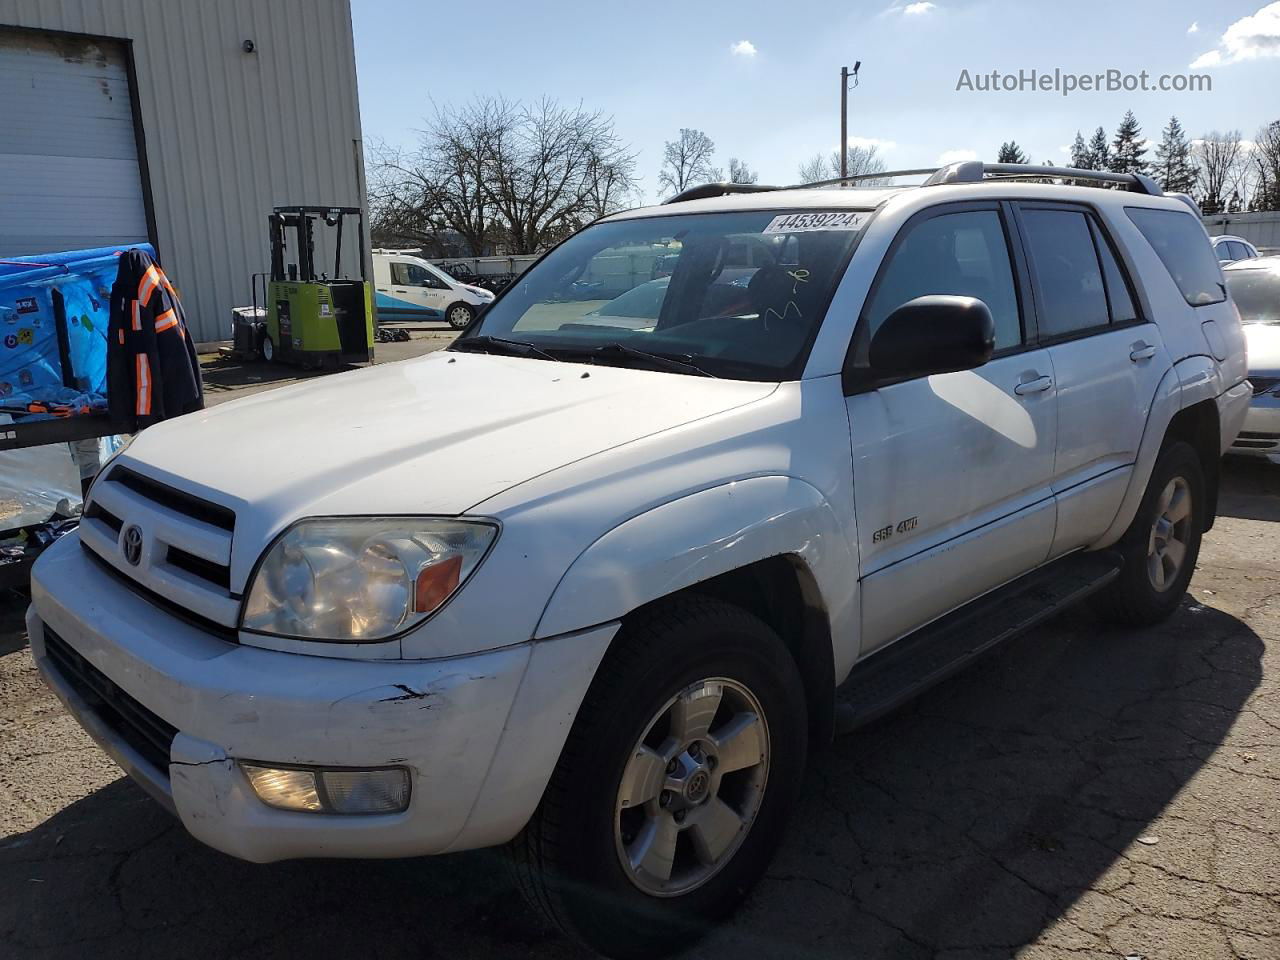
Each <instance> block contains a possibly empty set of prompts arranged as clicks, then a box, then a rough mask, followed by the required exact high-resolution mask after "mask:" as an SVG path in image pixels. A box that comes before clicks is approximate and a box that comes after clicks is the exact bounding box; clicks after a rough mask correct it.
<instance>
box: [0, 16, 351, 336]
mask: <svg viewBox="0 0 1280 960" xmlns="http://www.w3.org/2000/svg"><path fill="white" fill-rule="evenodd" d="M0 131H3V135H2V136H0V211H2V213H0V257H6V256H20V255H24V254H39V253H47V252H52V251H55V250H66V249H75V248H79V247H90V246H100V245H106V244H114V243H128V242H137V241H145V240H150V241H151V242H152V243H153V244H154V245H155V247H156V249H157V251H158V252H159V256H160V259H161V261H162V263H163V264H164V266H165V269H166V272H167V273H168V274H169V276H170V277H171V278H172V280H173V282H174V284H175V286H176V287H177V288H178V290H179V292H180V293H181V295H182V298H183V302H184V304H185V305H186V307H187V314H188V320H189V323H190V324H191V327H192V328H193V331H192V332H193V334H194V336H195V338H196V339H197V340H200V341H205V342H207V341H213V340H222V339H226V338H227V337H228V336H229V328H230V316H231V308H232V307H233V306H239V305H243V304H246V303H248V302H249V300H250V296H251V294H250V279H249V278H250V276H251V275H252V274H254V273H257V272H261V271H264V270H266V269H268V260H269V256H268V253H269V251H268V245H267V215H268V214H269V213H270V212H271V208H272V207H274V206H276V205H277V204H286V203H289V204H332V205H340V206H360V207H363V206H364V205H365V196H364V179H363V177H364V170H363V158H362V155H361V142H360V111H359V105H358V103H357V99H356V68H355V51H354V44H353V41H352V32H351V8H350V2H349V0H269V2H264V0H59V2H56V3H51V2H49V0H0Z"/></svg>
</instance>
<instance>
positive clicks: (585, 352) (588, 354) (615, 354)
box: [552, 342, 716, 379]
mask: <svg viewBox="0 0 1280 960" xmlns="http://www.w3.org/2000/svg"><path fill="white" fill-rule="evenodd" d="M552 349H554V350H555V351H556V353H557V354H559V355H561V356H563V355H566V354H568V355H570V356H573V357H583V358H585V359H588V360H593V359H596V358H599V359H610V360H628V361H630V362H631V363H632V364H633V365H634V364H641V365H643V366H644V367H646V368H648V369H650V370H665V371H668V372H670V373H688V374H693V375H694V376H697V377H712V378H713V379H714V378H715V376H716V375H715V374H714V373H711V372H710V371H708V370H704V369H702V367H700V366H698V365H697V364H696V363H694V362H693V361H694V357H693V356H692V355H689V354H687V355H685V356H684V357H683V358H677V357H668V356H664V355H662V354H660V353H650V352H649V351H648V350H640V349H639V348H637V347H630V346H627V344H625V343H617V342H614V343H605V344H601V345H600V346H598V347H559V348H555V347H553V348H552Z"/></svg>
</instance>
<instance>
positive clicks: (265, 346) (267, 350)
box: [261, 335, 276, 363]
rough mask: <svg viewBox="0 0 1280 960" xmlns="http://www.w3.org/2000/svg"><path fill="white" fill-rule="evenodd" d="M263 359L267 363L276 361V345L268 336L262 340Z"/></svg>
mask: <svg viewBox="0 0 1280 960" xmlns="http://www.w3.org/2000/svg"><path fill="white" fill-rule="evenodd" d="M261 350H262V359H263V360H265V361H267V363H273V362H274V361H275V359H276V345H275V343H274V342H273V341H272V340H271V338H270V337H268V336H265V335H264V336H263V338H262V346H261Z"/></svg>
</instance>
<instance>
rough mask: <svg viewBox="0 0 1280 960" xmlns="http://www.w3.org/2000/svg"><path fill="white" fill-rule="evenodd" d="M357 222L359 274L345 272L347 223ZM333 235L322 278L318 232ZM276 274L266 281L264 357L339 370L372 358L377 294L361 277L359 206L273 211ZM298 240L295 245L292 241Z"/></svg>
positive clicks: (273, 270)
mask: <svg viewBox="0 0 1280 960" xmlns="http://www.w3.org/2000/svg"><path fill="white" fill-rule="evenodd" d="M348 218H354V221H355V230H356V236H357V238H358V241H359V251H360V252H359V257H358V258H357V260H356V267H355V276H354V277H350V276H347V275H346V274H344V273H343V262H342V237H343V224H344V222H345V221H346V220H347V219H348ZM317 222H320V223H323V224H324V225H325V226H326V227H329V228H332V229H334V230H336V235H335V237H334V250H335V253H334V258H333V275H332V277H330V276H329V275H328V274H326V273H323V272H321V273H317V271H316V262H315V252H316V247H315V226H316V223H317ZM267 224H268V228H269V230H270V237H271V272H270V273H269V274H257V275H256V276H255V277H254V306H255V307H257V305H258V285H257V279H258V277H262V278H263V288H264V291H263V292H264V298H265V300H266V303H265V306H266V314H267V316H266V329H265V330H264V331H263V336H262V341H261V350H262V356H263V357H264V358H265V359H266V360H269V361H277V362H280V363H292V364H297V365H299V366H302V367H307V368H315V367H325V368H335V367H338V366H341V365H343V364H350V363H369V362H371V361H372V360H373V295H372V290H371V286H370V284H369V281H368V278H367V277H366V276H365V272H364V259H365V258H364V229H363V228H364V222H363V214H362V213H361V211H360V208H359V207H309V206H283V207H276V208H275V210H273V211H272V213H271V215H270V216H269V217H268V218H267ZM290 233H292V234H293V240H294V242H293V244H292V245H290V244H289V243H288V242H287V240H288V235H289V234H290Z"/></svg>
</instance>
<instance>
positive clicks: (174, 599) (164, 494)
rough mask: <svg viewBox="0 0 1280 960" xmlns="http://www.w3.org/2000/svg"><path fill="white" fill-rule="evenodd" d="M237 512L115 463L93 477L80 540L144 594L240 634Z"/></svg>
mask: <svg viewBox="0 0 1280 960" xmlns="http://www.w3.org/2000/svg"><path fill="white" fill-rule="evenodd" d="M235 519H236V518H235V512H234V511H232V510H231V509H229V508H227V507H224V506H222V505H221V504H217V503H212V502H210V501H209V500H205V499H202V498H201V497H197V496H194V495H193V494H190V493H187V492H185V491H183V490H179V489H178V488H177V487H173V486H170V485H169V484H167V483H162V482H160V481H159V480H154V479H152V478H151V477H148V476H145V475H143V474H142V473H140V472H138V471H137V470H135V469H133V468H132V467H128V466H124V465H122V464H115V465H113V466H112V467H110V468H109V469H108V471H107V472H106V474H105V475H104V476H103V477H102V478H101V479H100V480H99V481H98V482H97V483H96V484H94V487H93V493H92V496H91V497H90V499H89V503H88V504H87V505H86V507H85V512H84V519H83V521H82V523H81V525H80V540H81V542H82V543H83V544H84V546H85V547H86V548H87V549H88V550H89V552H90V553H91V554H92V555H93V556H94V557H95V558H96V559H98V560H101V561H103V564H104V566H105V567H106V568H108V569H109V570H110V572H111V573H112V574H114V575H115V576H116V577H118V578H120V579H121V580H123V581H124V582H125V583H127V584H128V585H129V586H130V587H132V588H133V589H134V590H135V592H137V593H138V594H139V595H141V596H144V597H147V598H148V599H149V600H151V601H152V602H154V603H156V604H157V605H158V606H160V607H162V608H164V609H165V610H167V611H168V612H170V613H174V614H175V615H177V616H181V617H183V618H184V619H188V620H191V621H192V622H195V623H198V624H200V625H209V626H211V627H212V630H213V632H214V633H215V634H217V635H218V636H221V637H224V638H227V639H232V640H234V639H235V628H236V623H237V619H238V616H239V608H240V597H239V595H238V594H236V593H234V592H233V591H232V589H231V541H232V537H233V536H234V534H235ZM228 635H229V636H228Z"/></svg>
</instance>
